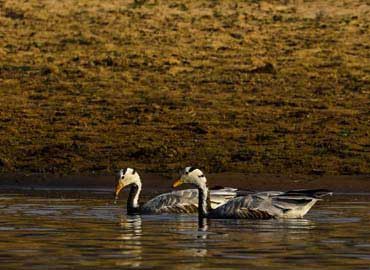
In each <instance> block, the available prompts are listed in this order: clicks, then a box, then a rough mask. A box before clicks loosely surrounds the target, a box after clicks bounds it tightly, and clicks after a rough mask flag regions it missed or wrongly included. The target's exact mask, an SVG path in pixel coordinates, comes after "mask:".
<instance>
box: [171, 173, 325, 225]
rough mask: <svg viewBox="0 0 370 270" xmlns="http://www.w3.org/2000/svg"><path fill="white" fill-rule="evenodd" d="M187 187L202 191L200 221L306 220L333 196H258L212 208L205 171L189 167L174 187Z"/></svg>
mask: <svg viewBox="0 0 370 270" xmlns="http://www.w3.org/2000/svg"><path fill="white" fill-rule="evenodd" d="M184 183H188V184H191V185H193V186H195V187H197V188H198V190H199V193H198V194H199V204H198V213H199V217H200V218H219V219H223V218H224V219H226V218H228V219H269V218H302V217H303V216H304V215H305V214H306V213H307V212H308V211H309V210H310V209H311V207H312V206H313V205H314V204H315V203H316V202H317V201H318V200H319V198H321V197H323V196H325V195H328V194H331V192H330V191H328V190H326V189H313V190H304V189H301V190H291V191H287V192H283V191H265V192H255V193H251V194H248V195H246V196H238V197H235V198H233V199H231V200H229V201H228V202H226V203H224V204H223V205H221V206H219V207H217V208H212V206H211V204H210V199H209V190H208V188H207V179H206V177H205V176H204V174H203V172H202V171H201V170H199V169H194V168H192V167H186V168H185V170H184V172H183V173H182V175H181V178H180V179H179V180H177V181H176V182H174V183H173V187H177V186H179V185H182V184H184Z"/></svg>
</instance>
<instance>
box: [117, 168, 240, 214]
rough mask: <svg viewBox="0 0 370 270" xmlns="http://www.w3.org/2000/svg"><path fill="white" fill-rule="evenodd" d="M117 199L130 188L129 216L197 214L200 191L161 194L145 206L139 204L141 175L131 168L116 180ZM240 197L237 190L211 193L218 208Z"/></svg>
mask: <svg viewBox="0 0 370 270" xmlns="http://www.w3.org/2000/svg"><path fill="white" fill-rule="evenodd" d="M116 181H117V183H116V189H115V198H116V200H117V199H118V195H119V193H120V191H121V190H122V189H123V188H125V187H128V186H129V187H130V192H129V195H128V199H127V213H128V214H165V213H185V214H191V213H196V212H197V210H198V189H185V190H178V191H173V192H168V193H163V194H160V195H158V196H156V197H154V198H152V199H150V200H149V201H147V202H146V203H144V204H140V203H139V197H140V193H141V189H142V183H141V179H140V176H139V174H138V173H137V172H136V171H135V170H134V169H131V168H127V169H122V170H120V172H119V174H118V175H117V179H116ZM237 195H238V192H237V189H234V188H221V189H217V190H211V191H210V199H211V205H212V207H213V208H217V207H219V206H221V205H223V204H224V203H226V202H227V201H228V200H230V199H232V198H235V197H236V196H237Z"/></svg>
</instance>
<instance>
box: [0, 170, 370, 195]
mask: <svg viewBox="0 0 370 270" xmlns="http://www.w3.org/2000/svg"><path fill="white" fill-rule="evenodd" d="M177 177H178V175H163V174H155V173H142V174H141V178H142V181H143V185H144V192H154V191H158V192H162V191H167V190H171V183H172V182H173V180H175V179H176V178H177ZM207 179H208V183H209V185H210V186H211V187H212V186H216V185H220V186H231V187H238V188H244V189H252V190H272V189H274V190H288V189H298V188H327V189H330V190H333V191H334V192H346V193H352V192H356V193H358V192H370V176H369V175H363V176H311V175H310V176H308V175H294V176H282V175H250V174H249V175H247V174H242V173H218V174H208V175H207ZM114 183H115V179H114V176H113V175H79V176H77V175H74V176H73V175H71V176H56V175H40V174H33V175H21V174H3V175H1V176H0V188H3V189H4V188H26V189H28V188H30V189H33V188H35V189H37V188H78V189H84V188H85V189H91V188H105V189H110V188H112V190H113V186H114Z"/></svg>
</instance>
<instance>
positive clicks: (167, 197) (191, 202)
mask: <svg viewBox="0 0 370 270" xmlns="http://www.w3.org/2000/svg"><path fill="white" fill-rule="evenodd" d="M210 195H211V207H212V208H217V207H219V206H220V205H223V204H225V203H226V202H228V201H229V200H231V199H233V198H235V197H236V196H237V189H235V188H229V187H226V188H220V189H217V190H211V191H210ZM141 210H142V212H143V213H153V214H161V213H188V214H190V213H197V212H198V189H184V190H178V191H173V192H169V193H163V194H161V195H158V196H156V197H154V198H153V199H151V200H149V201H148V202H146V203H145V204H144V205H143V206H142V209H141Z"/></svg>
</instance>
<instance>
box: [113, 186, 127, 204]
mask: <svg viewBox="0 0 370 270" xmlns="http://www.w3.org/2000/svg"><path fill="white" fill-rule="evenodd" d="M124 187H125V185H123V184H122V183H121V182H118V183H117V185H116V188H115V191H114V204H116V203H117V200H118V195H119V193H120V191H121V190H122V189H123V188H124Z"/></svg>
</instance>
